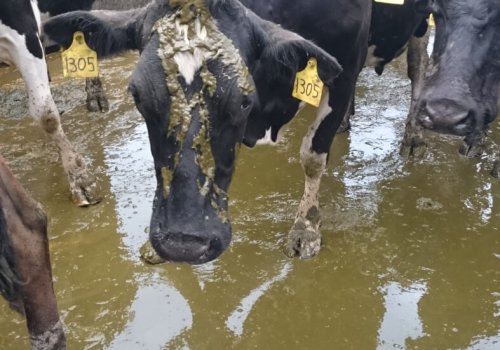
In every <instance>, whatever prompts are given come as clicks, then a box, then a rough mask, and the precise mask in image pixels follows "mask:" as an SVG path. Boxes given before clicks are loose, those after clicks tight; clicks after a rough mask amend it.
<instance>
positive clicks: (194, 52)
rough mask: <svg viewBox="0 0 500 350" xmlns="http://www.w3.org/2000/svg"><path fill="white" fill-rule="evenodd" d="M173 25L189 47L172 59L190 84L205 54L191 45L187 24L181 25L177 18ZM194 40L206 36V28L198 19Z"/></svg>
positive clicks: (202, 38)
mask: <svg viewBox="0 0 500 350" xmlns="http://www.w3.org/2000/svg"><path fill="white" fill-rule="evenodd" d="M175 27H176V28H177V34H178V35H179V36H180V37H181V38H182V40H183V41H184V44H185V45H186V46H187V47H189V48H190V50H186V51H181V52H177V53H176V54H175V55H174V61H175V63H177V67H178V68H179V73H180V74H181V75H182V77H183V78H184V80H185V81H186V84H187V85H190V84H191V83H192V82H193V80H194V76H195V74H196V72H197V71H198V70H199V69H200V68H201V66H202V65H203V62H204V60H205V58H206V57H205V55H204V53H203V51H202V50H200V49H199V48H197V47H194V46H193V45H192V42H191V40H190V38H189V33H188V31H189V27H188V26H187V25H181V24H180V22H179V20H177V21H176V22H175ZM195 31H196V36H195V38H194V39H195V40H198V41H199V40H201V41H203V40H205V39H206V38H207V29H206V28H205V27H204V26H202V25H201V22H200V20H199V19H196V21H195Z"/></svg>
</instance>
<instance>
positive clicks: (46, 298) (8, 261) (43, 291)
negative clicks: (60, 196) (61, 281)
mask: <svg viewBox="0 0 500 350" xmlns="http://www.w3.org/2000/svg"><path fill="white" fill-rule="evenodd" d="M51 271H52V270H51V266H50V257H49V246H48V237H47V218H46V216H45V213H44V212H43V211H42V209H41V207H40V205H39V204H38V203H37V202H35V201H34V200H33V199H32V198H31V197H30V196H29V195H28V193H27V192H26V191H25V190H24V189H23V188H22V187H21V185H20V184H19V182H18V181H17V180H16V179H15V178H14V175H13V174H12V173H11V172H10V170H9V169H8V167H7V165H6V164H5V161H4V159H3V158H2V157H1V156H0V294H2V296H3V297H4V298H5V299H6V300H7V301H8V302H9V303H10V304H11V306H12V307H13V308H14V309H16V310H18V311H20V312H21V313H23V314H24V315H25V316H26V321H27V327H28V331H29V334H30V342H31V345H32V349H36V350H49V349H58V350H60V349H65V348H66V340H65V336H64V331H63V326H62V323H61V321H60V320H59V313H58V310H57V303H56V298H55V294H54V289H53V285H52V272H51Z"/></svg>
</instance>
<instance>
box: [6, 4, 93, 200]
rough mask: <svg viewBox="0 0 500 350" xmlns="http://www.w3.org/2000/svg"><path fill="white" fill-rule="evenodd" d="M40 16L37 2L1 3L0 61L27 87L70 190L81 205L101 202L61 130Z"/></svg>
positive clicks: (31, 109) (32, 111)
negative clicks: (14, 69)
mask: <svg viewBox="0 0 500 350" xmlns="http://www.w3.org/2000/svg"><path fill="white" fill-rule="evenodd" d="M39 27H40V14H39V12H38V8H37V6H36V1H29V0H21V1H18V0H6V1H2V2H1V3H0V61H2V62H6V63H8V64H11V65H14V66H16V67H17V68H18V69H19V71H20V72H21V75H22V77H23V80H24V82H25V84H26V89H27V91H28V96H29V112H30V114H31V116H32V117H33V118H34V119H35V121H36V122H38V123H39V124H40V125H41V127H42V129H43V130H44V131H45V132H46V134H47V135H48V136H50V137H51V138H52V139H53V140H54V141H55V143H56V145H57V148H58V150H59V153H60V156H61V160H62V163H63V167H64V170H65V172H66V175H67V177H68V181H69V185H70V191H71V194H72V197H73V200H74V202H75V203H77V204H78V205H80V206H83V205H89V204H92V203H95V202H96V201H98V199H97V197H96V195H95V187H96V184H95V181H94V179H93V177H92V176H91V175H90V174H89V171H88V170H87V168H86V166H85V163H84V161H83V158H82V157H81V156H80V155H79V154H78V153H76V152H75V151H74V149H73V146H72V145H71V143H70V142H69V140H68V139H67V137H66V135H65V134H64V131H63V129H62V127H61V122H60V117H59V112H58V110H57V108H56V105H55V103H54V101H53V99H52V96H51V93H50V88H49V80H48V76H47V66H46V62H45V57H44V53H43V48H42V45H41V42H40V37H39V33H40V31H39V29H40V28H39Z"/></svg>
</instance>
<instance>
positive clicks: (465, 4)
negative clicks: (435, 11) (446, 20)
mask: <svg viewBox="0 0 500 350" xmlns="http://www.w3.org/2000/svg"><path fill="white" fill-rule="evenodd" d="M439 2H440V6H441V8H444V9H448V10H449V11H451V14H455V15H457V16H462V15H467V16H473V17H478V18H479V19H481V18H484V17H486V16H487V15H488V14H489V13H491V12H492V11H497V10H498V7H499V6H500V1H498V0H440V1H439Z"/></svg>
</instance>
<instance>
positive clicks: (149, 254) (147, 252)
mask: <svg viewBox="0 0 500 350" xmlns="http://www.w3.org/2000/svg"><path fill="white" fill-rule="evenodd" d="M139 253H140V256H141V259H142V261H144V262H145V263H147V264H151V265H158V264H161V263H164V262H165V261H166V260H165V259H163V258H162V257H161V256H159V255H158V253H156V250H154V248H153V246H152V245H151V241H150V240H149V239H148V240H147V241H146V243H144V244H143V245H142V247H141V248H140V249H139Z"/></svg>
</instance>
